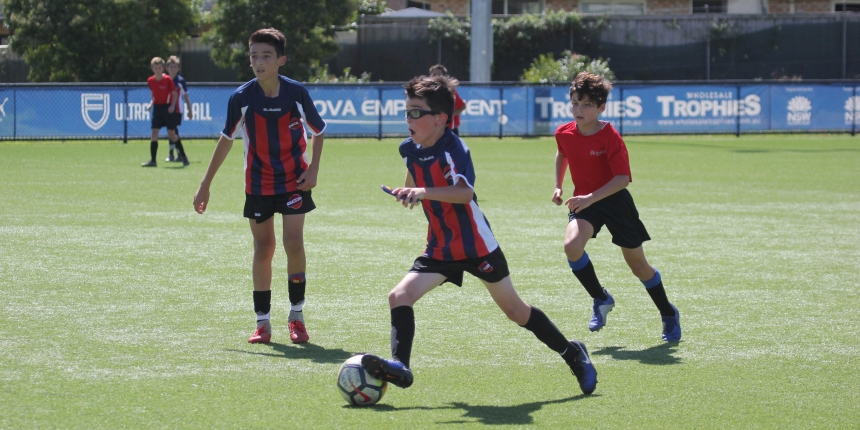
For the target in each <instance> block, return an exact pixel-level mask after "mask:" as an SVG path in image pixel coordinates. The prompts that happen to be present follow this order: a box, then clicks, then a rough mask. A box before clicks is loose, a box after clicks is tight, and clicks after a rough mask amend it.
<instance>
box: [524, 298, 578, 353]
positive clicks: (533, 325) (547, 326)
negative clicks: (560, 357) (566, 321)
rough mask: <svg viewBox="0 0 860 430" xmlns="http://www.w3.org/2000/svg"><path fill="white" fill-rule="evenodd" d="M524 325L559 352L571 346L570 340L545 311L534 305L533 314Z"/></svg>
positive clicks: (550, 347)
mask: <svg viewBox="0 0 860 430" xmlns="http://www.w3.org/2000/svg"><path fill="white" fill-rule="evenodd" d="M522 327H523V328H525V329H527V330H528V331H530V332H532V333H534V335H535V337H537V338H538V340H540V341H541V342H543V343H544V344H546V346H548V347H549V349H551V350H553V351H555V352H557V353H559V354H561V353H562V352H564V350H565V349H567V348H568V347H569V346H570V342H569V341H568V340H567V338H565V337H564V335H563V334H561V331H559V330H558V327H556V326H555V324H553V323H552V321H550V320H549V317H547V316H546V314H545V313H543V311H541V310H540V309H538V308H536V307H534V306H532V314H531V315H530V316H529V320H528V322H527V323H526V324H525V325H524V326H522Z"/></svg>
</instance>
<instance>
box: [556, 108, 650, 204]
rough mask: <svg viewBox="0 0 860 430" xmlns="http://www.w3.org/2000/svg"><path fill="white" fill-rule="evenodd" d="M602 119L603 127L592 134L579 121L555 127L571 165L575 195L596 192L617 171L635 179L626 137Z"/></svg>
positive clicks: (562, 153) (561, 146) (560, 148)
mask: <svg viewBox="0 0 860 430" xmlns="http://www.w3.org/2000/svg"><path fill="white" fill-rule="evenodd" d="M601 122H602V123H603V127H602V128H601V129H600V130H599V131H598V132H597V133H594V134H592V135H591V136H583V134H582V133H580V132H579V130H578V129H577V128H576V121H573V122H569V123H567V124H562V125H561V126H559V127H558V129H556V130H555V141H556V143H557V145H558V152H559V153H560V154H561V155H562V156H564V158H565V159H567V163H568V166H569V167H570V179H572V180H573V187H574V189H573V195H574V196H582V195H586V194H590V193H593V192H594V191H596V190H597V189H598V188H600V187H602V186H604V185H606V184H607V183H608V182H609V181H610V180H611V179H612V178H614V177H615V176H618V175H627V176H629V177H630V182H633V176H632V175H631V174H630V158H629V156H628V155H627V147H626V146H625V145H624V140H623V139H621V135H619V134H618V132H617V131H616V130H615V127H613V126H612V124H610V123H608V122H603V121H601Z"/></svg>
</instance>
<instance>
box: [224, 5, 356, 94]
mask: <svg viewBox="0 0 860 430" xmlns="http://www.w3.org/2000/svg"><path fill="white" fill-rule="evenodd" d="M357 8H358V3H357V2H356V1H355V0H289V1H284V0H217V2H216V3H215V8H214V9H213V14H212V18H211V23H212V30H211V33H210V34H209V37H210V40H211V41H212V43H213V49H212V59H213V60H215V63H216V64H218V65H219V66H222V67H235V68H237V69H238V70H239V76H238V78H239V79H240V80H249V79H252V78H253V77H254V72H253V71H252V70H251V68H250V67H249V62H248V61H249V60H248V37H249V36H251V33H253V32H254V31H257V30H259V29H261V28H269V27H274V28H276V29H278V30H280V31H281V32H282V33H284V36H285V37H286V38H287V49H286V56H287V64H286V65H284V66H283V67H281V70H280V71H281V74H284V75H287V76H290V77H291V78H293V79H296V80H300V81H304V80H307V78H308V77H309V76H310V75H311V66H313V65H315V64H319V63H322V62H325V61H326V60H328V59H330V58H331V57H333V56H334V55H335V54H336V53H337V50H338V46H337V43H336V42H335V39H334V32H335V27H336V26H341V25H346V24H348V23H349V22H351V21H352V20H353V19H355V13H356V10H357Z"/></svg>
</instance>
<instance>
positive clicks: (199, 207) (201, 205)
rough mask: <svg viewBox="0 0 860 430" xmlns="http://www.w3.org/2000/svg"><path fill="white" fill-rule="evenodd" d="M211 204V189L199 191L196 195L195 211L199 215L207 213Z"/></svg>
mask: <svg viewBox="0 0 860 430" xmlns="http://www.w3.org/2000/svg"><path fill="white" fill-rule="evenodd" d="M208 203H209V189H208V188H206V189H204V188H203V187H200V188H198V189H197V192H196V193H194V210H195V211H197V213H199V214H202V213H203V212H206V205H207V204H208Z"/></svg>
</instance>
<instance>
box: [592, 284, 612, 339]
mask: <svg viewBox="0 0 860 430" xmlns="http://www.w3.org/2000/svg"><path fill="white" fill-rule="evenodd" d="M603 292H604V293H605V294H606V300H600V299H594V307H593V308H592V309H594V314H593V315H591V321H588V329H589V330H591V331H598V330H600V329H602V328H603V326H605V325H606V314H608V313H609V311H611V310H612V308H614V307H615V299H613V298H612V295H611V294H609V291H606V289H604V290H603Z"/></svg>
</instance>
